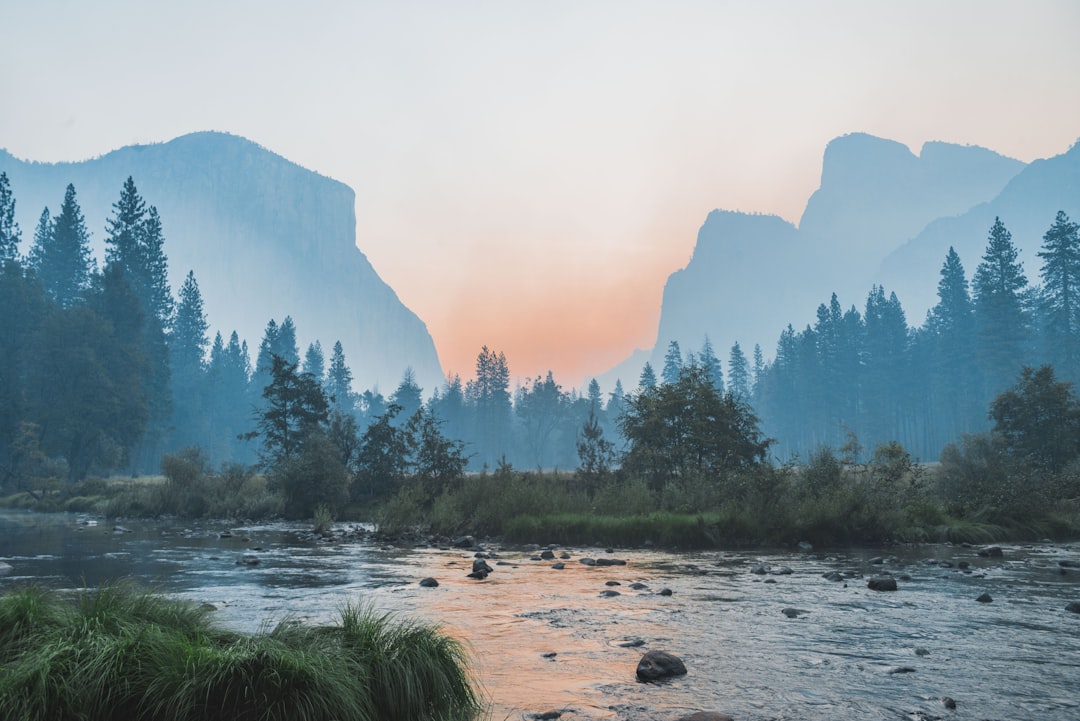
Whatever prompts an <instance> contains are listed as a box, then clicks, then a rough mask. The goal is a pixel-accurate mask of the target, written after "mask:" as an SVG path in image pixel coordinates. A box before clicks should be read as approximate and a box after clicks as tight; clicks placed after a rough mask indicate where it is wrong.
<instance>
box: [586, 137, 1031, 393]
mask: <svg viewBox="0 0 1080 721" xmlns="http://www.w3.org/2000/svg"><path fill="white" fill-rule="evenodd" d="M1024 170H1025V165H1024V163H1022V162H1020V161H1018V160H1013V159H1011V158H1006V157H1004V156H1002V155H999V154H997V153H994V152H992V151H990V150H986V149H984V148H978V147H972V146H960V145H952V144H948V143H940V142H929V143H926V144H925V145H923V147H922V149H921V152H920V154H919V155H915V154H914V153H912V152H911V151H910V150H909V149H908V148H907V146H905V145H902V144H901V143H897V142H895V141H891V140H886V139H882V138H876V137H874V136H871V135H866V134H863V133H853V134H850V135H845V136H842V137H839V138H836V139H834V140H833V141H831V142H830V143H829V144H828V146H827V147H826V149H825V153H824V158H823V162H822V172H821V184H820V187H819V188H818V189H817V190H816V191H815V192H814V193H813V195H812V196H811V197H810V199H809V201H808V202H807V205H806V209H805V211H804V212H803V215H802V218H801V220H800V222H799V226H798V227H797V228H796V227H795V226H794V225H792V224H791V223H788V222H787V221H785V220H783V219H782V218H779V217H776V216H771V215H749V214H746V213H737V212H732V211H725V210H714V211H712V212H711V213H709V215H708V216H707V217H706V219H705V223H704V224H703V225H702V227H701V230H700V231H699V232H698V237H697V243H696V245H695V247H694V251H693V255H692V257H691V258H690V261H689V262H688V263H687V265H686V267H685V268H682V269H681V270H677V271H675V272H674V273H672V274H671V276H669V278H668V280H667V283H666V284H665V286H664V296H663V304H662V307H661V315H660V323H659V327H658V330H657V340H656V345H655V346H654V347H653V348H652V349H651V351H649V352H648V353H638V354H636V355H635V356H634V358H636V360H635V359H634V358H632V359H628V360H627V361H624V362H623V363H622V364H620V365H619V366H617V367H616V368H615V369H612V370H611V371H609V372H607V373H605V374H603V375H602V376H599V378H598V380H599V381H600V382H601V385H603V386H604V387H608V388H610V387H611V386H612V385H613V384H614V382H615V379H616V378H621V379H622V381H623V385H624V386H625V387H627V388H628V389H629V388H632V387H634V386H635V385H636V382H637V376H638V373H640V369H641V365H643V363H644V361H645V360H649V361H650V362H651V363H652V364H653V367H654V368H655V369H656V370H657V371H658V372H659V369H660V367H661V366H662V363H663V357H664V353H665V352H666V349H667V346H668V343H669V342H670V341H671V340H676V341H678V342H679V345H680V347H681V349H682V351H683V355H684V356H685V355H686V354H687V353H688V352H697V351H698V350H699V349H700V348H701V345H702V341H703V339H704V337H705V335H708V336H709V338H710V340H711V341H712V344H713V346H714V349H715V352H716V354H717V356H718V357H719V358H720V359H721V361H723V363H724V367H725V368H726V365H727V357H728V351H729V349H730V348H731V346H732V344H733V343H735V342H736V341H737V342H739V344H740V346H741V347H742V349H743V352H744V353H745V354H746V356H747V358H750V357H751V354H752V351H753V347H754V345H755V344H760V345H761V348H762V351H763V353H764V355H765V357H766V358H768V357H771V356H772V354H773V350H774V347H775V343H776V341H777V338H778V337H779V335H780V332H781V331H782V330H783V329H784V328H785V327H786V326H787V325H788V324H789V323H790V324H792V325H793V326H794V327H795V328H796V330H799V329H801V328H803V327H805V325H806V324H808V323H813V322H814V320H815V311H816V309H817V306H818V305H819V304H821V303H826V304H828V302H829V299H830V296H831V295H832V293H834V292H835V293H836V294H837V296H838V298H839V300H840V303H841V305H842V306H843V307H844V308H845V309H847V308H850V307H851V306H852V305H854V306H856V307H857V308H858V309H859V310H860V312H861V311H862V309H863V306H864V305H865V302H866V296H867V294H868V293H869V291H870V288H871V285H872V284H873V283H880V282H882V281H881V279H880V272H879V271H880V268H881V263H882V259H883V258H885V257H886V256H888V255H889V254H890V253H891V252H893V251H894V250H896V249H897V248H898V247H899V246H901V245H903V244H904V243H906V242H907V241H908V240H910V239H912V238H913V237H915V236H917V235H918V234H919V233H920V231H922V230H923V228H925V227H926V226H927V225H928V224H930V223H931V222H932V221H935V220H936V219H938V218H940V217H942V216H950V215H959V214H961V213H965V212H967V211H968V210H969V209H971V208H972V207H973V206H975V205H977V204H979V203H983V202H986V201H987V200H989V199H991V198H994V197H995V196H997V195H998V194H999V193H1000V192H1002V190H1003V189H1004V188H1005V187H1006V186H1007V185H1008V184H1009V182H1010V181H1011V180H1012V179H1013V178H1014V177H1016V176H1017V175H1018V174H1020V173H1022V172H1023V171H1024ZM987 227H989V226H987ZM983 237H984V238H985V233H983ZM941 258H942V259H943V258H944V253H943V254H942V256H941ZM939 267H940V261H936V262H935V263H931V264H929V265H928V266H926V267H925V268H924V269H923V272H924V273H925V274H926V275H927V276H928V277H929V278H930V283H931V295H932V292H933V289H935V288H936V283H937V275H936V273H937V269H938V268H939ZM886 290H887V291H888V290H892V288H891V287H889V285H888V284H886ZM898 295H899V297H900V300H901V302H902V303H903V304H904V305H905V307H907V298H905V296H904V295H902V294H899V293H898ZM920 302H921V299H920ZM908 317H909V319H910V320H914V321H916V322H917V321H919V320H920V319H921V317H919V318H914V317H913V316H912V315H911V314H910V313H909V315H908Z"/></svg>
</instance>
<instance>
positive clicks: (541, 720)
mask: <svg viewBox="0 0 1080 721" xmlns="http://www.w3.org/2000/svg"><path fill="white" fill-rule="evenodd" d="M562 715H563V712H562V711H544V712H543V713H531V714H526V717H527V718H530V719H533V721H555V719H557V718H562Z"/></svg>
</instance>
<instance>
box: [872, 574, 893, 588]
mask: <svg viewBox="0 0 1080 721" xmlns="http://www.w3.org/2000/svg"><path fill="white" fill-rule="evenodd" d="M866 587H867V588H869V589H870V590H871V591H895V590H896V579H895V578H893V577H891V576H874V577H873V578H871V579H870V580H869V581H867V582H866Z"/></svg>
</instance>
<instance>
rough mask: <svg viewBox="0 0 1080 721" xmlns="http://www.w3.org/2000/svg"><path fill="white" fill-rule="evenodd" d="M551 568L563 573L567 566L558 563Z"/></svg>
mask: <svg viewBox="0 0 1080 721" xmlns="http://www.w3.org/2000/svg"><path fill="white" fill-rule="evenodd" d="M551 567H552V568H554V569H555V570H556V571H561V570H563V569H564V568H566V564H565V563H563V562H562V561H560V562H558V563H553V564H551Z"/></svg>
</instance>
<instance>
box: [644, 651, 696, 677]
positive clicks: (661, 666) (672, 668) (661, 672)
mask: <svg viewBox="0 0 1080 721" xmlns="http://www.w3.org/2000/svg"><path fill="white" fill-rule="evenodd" d="M685 673H686V664H684V663H683V662H682V659H680V658H679V657H678V656H675V655H673V654H670V653H668V652H667V651H647V652H646V653H645V655H644V656H642V657H641V660H640V661H638V665H637V677H638V680H639V681H659V680H660V679H665V678H671V677H672V676H682V675H683V674H685Z"/></svg>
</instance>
